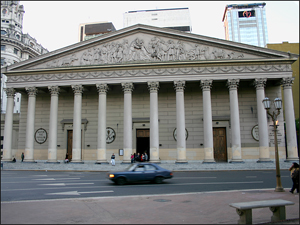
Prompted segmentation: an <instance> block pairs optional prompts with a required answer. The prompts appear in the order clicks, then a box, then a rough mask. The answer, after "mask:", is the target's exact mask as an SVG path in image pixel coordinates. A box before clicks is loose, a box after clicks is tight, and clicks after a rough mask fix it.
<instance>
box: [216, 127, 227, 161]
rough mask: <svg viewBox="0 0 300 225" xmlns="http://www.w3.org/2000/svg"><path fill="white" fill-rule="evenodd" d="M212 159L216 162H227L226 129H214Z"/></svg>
mask: <svg viewBox="0 0 300 225" xmlns="http://www.w3.org/2000/svg"><path fill="white" fill-rule="evenodd" d="M213 133H214V158H215V161H216V162H227V144H226V128H225V127H214V128H213Z"/></svg>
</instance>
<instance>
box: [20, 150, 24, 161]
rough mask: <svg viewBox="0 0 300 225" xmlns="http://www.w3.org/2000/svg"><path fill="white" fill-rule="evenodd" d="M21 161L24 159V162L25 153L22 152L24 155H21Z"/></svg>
mask: <svg viewBox="0 0 300 225" xmlns="http://www.w3.org/2000/svg"><path fill="white" fill-rule="evenodd" d="M21 159H22V162H23V160H24V152H22V154H21Z"/></svg>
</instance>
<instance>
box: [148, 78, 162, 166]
mask: <svg viewBox="0 0 300 225" xmlns="http://www.w3.org/2000/svg"><path fill="white" fill-rule="evenodd" d="M148 89H149V91H150V162H153V163H160V159H159V127H158V96H157V92H158V89H159V83H158V82H157V81H153V82H148Z"/></svg>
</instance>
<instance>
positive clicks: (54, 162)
mask: <svg viewBox="0 0 300 225" xmlns="http://www.w3.org/2000/svg"><path fill="white" fill-rule="evenodd" d="M48 163H50V164H60V162H58V161H52V162H51V161H47V162H45V164H48Z"/></svg>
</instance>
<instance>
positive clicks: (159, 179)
mask: <svg viewBox="0 0 300 225" xmlns="http://www.w3.org/2000/svg"><path fill="white" fill-rule="evenodd" d="M163 180H164V178H162V177H155V179H154V182H155V183H157V184H161V183H162V182H163Z"/></svg>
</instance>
